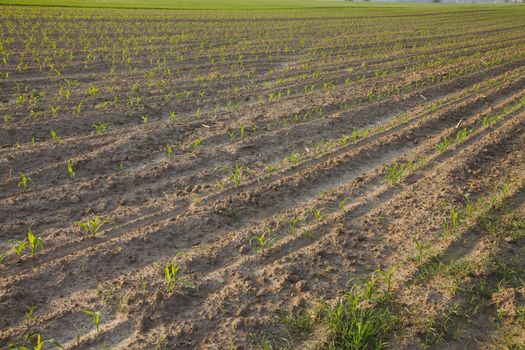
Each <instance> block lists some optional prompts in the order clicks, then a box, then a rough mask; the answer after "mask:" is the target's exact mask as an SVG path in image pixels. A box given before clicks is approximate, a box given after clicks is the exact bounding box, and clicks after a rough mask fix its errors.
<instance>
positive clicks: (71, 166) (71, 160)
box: [67, 159, 75, 179]
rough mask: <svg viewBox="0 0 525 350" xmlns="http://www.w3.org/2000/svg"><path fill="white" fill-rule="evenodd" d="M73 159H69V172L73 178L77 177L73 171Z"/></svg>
mask: <svg viewBox="0 0 525 350" xmlns="http://www.w3.org/2000/svg"><path fill="white" fill-rule="evenodd" d="M73 162H74V160H73V159H68V161H67V172H68V173H69V177H71V178H72V179H73V178H75V172H74V171H73Z"/></svg>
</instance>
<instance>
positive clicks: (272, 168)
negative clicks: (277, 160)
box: [265, 164, 275, 177]
mask: <svg viewBox="0 0 525 350" xmlns="http://www.w3.org/2000/svg"><path fill="white" fill-rule="evenodd" d="M265 169H266V173H267V175H268V177H270V176H272V175H273V172H274V171H275V166H274V165H273V164H268V165H267V166H266V167H265Z"/></svg>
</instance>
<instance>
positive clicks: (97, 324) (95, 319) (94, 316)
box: [82, 309, 101, 333]
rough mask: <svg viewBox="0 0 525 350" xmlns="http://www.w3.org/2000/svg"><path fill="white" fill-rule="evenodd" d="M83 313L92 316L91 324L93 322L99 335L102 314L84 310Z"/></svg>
mask: <svg viewBox="0 0 525 350" xmlns="http://www.w3.org/2000/svg"><path fill="white" fill-rule="evenodd" d="M82 312H83V313H85V314H88V315H89V316H91V322H93V325H94V326H95V328H96V330H97V333H98V332H99V330H100V314H101V312H100V311H89V310H84V309H82Z"/></svg>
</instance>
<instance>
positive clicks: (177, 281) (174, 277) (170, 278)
mask: <svg viewBox="0 0 525 350" xmlns="http://www.w3.org/2000/svg"><path fill="white" fill-rule="evenodd" d="M179 272H180V267H179V265H177V263H175V262H174V261H172V262H170V263H167V264H166V266H165V267H164V279H165V280H166V291H167V292H168V293H171V292H172V291H173V289H175V287H176V286H177V285H182V286H184V287H188V288H195V285H194V284H193V283H191V282H190V281H188V280H187V279H185V278H184V277H179Z"/></svg>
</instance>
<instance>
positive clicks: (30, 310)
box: [24, 305, 36, 329]
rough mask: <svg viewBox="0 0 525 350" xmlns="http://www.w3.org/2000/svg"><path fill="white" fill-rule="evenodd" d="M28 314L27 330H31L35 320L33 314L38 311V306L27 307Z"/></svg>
mask: <svg viewBox="0 0 525 350" xmlns="http://www.w3.org/2000/svg"><path fill="white" fill-rule="evenodd" d="M26 309H27V311H26V314H25V316H24V323H25V324H26V328H27V329H29V328H30V326H31V322H33V321H34V320H35V316H34V315H33V313H34V312H35V310H36V305H26Z"/></svg>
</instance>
